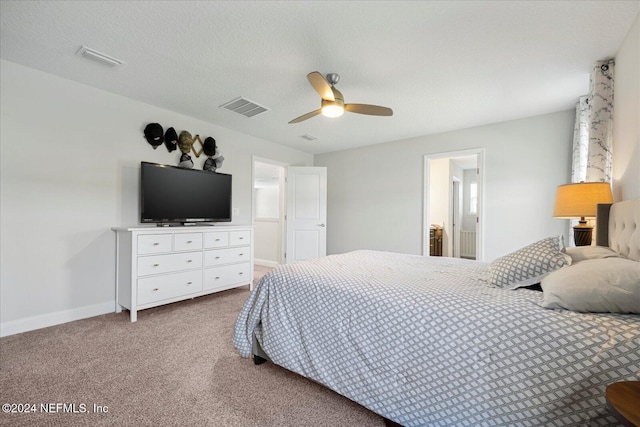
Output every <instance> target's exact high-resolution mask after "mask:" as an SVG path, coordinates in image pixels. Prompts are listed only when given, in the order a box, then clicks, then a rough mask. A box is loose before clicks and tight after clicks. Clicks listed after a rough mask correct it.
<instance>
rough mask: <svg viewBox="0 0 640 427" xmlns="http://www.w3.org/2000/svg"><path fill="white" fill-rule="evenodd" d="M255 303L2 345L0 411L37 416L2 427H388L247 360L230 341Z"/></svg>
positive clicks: (214, 301) (169, 312)
mask: <svg viewBox="0 0 640 427" xmlns="http://www.w3.org/2000/svg"><path fill="white" fill-rule="evenodd" d="M257 273H258V272H257ZM259 273H260V274H263V272H259ZM256 276H258V274H256ZM248 295H249V290H248V287H245V288H238V289H233V290H229V291H225V292H221V293H218V294H214V295H209V296H205V297H200V298H196V299H194V300H188V301H183V302H179V303H175V304H170V305H166V306H162V307H157V308H153V309H149V310H143V311H141V312H139V313H138V321H137V322H136V323H131V322H129V318H128V313H127V312H123V313H119V314H116V313H112V314H107V315H104V316H98V317H93V318H90V319H85V320H80V321H76V322H71V323H66V324H63V325H58V326H54V327H50V328H46V329H40V330H37V331H31V332H27V333H23V334H18V335H13V336H9V337H4V338H2V339H0V396H1V397H0V400H1V403H3V404H4V403H19V404H25V403H29V404H36V406H37V408H36V409H37V412H38V413H35V414H33V413H32V414H6V413H0V425H11V426H34V425H35V426H39V425H42V426H58V425H60V426H62V425H64V426H74V425H92V426H93V425H110V426H111V425H118V426H125V425H127V426H130V425H137V426H138V425H148V426H151V425H153V426H171V425H176V426H177V425H188V426H383V425H384V421H383V419H382V418H381V417H379V416H378V415H376V414H374V413H372V412H370V411H368V410H367V409H365V408H363V407H361V406H359V405H357V404H355V403H353V402H351V401H350V400H348V399H346V398H344V397H342V396H340V395H338V394H336V393H334V392H332V391H330V390H328V389H326V388H324V387H322V386H320V385H318V384H315V383H313V382H312V381H309V380H307V379H305V378H302V377H301V376H298V375H296V374H293V373H291V372H289V371H287V370H285V369H282V368H280V367H278V366H275V365H273V364H272V363H265V364H263V365H260V366H255V365H254V364H253V362H252V361H251V360H249V359H243V358H242V357H240V356H239V355H238V354H237V352H236V351H235V348H234V347H233V344H232V342H231V336H232V332H233V325H234V322H235V319H236V315H237V313H238V312H239V311H240V308H241V307H242V304H243V303H244V301H245V300H246V298H247V297H248ZM57 403H60V404H67V405H68V404H75V409H76V411H77V412H83V408H84V407H86V411H87V413H75V414H74V413H64V412H63V411H64V409H65V408H64V407H63V406H58V407H56V405H55V404H57ZM40 404H50V405H49V407H51V408H53V409H54V410H55V409H57V411H58V412H57V413H49V414H46V413H41V409H42V408H41V406H40ZM94 404H95V405H100V406H102V407H107V408H108V412H107V413H93V409H94ZM81 405H85V406H84V407H83V406H81ZM66 409H68V410H72V409H73V408H72V407H70V406H67V408H66Z"/></svg>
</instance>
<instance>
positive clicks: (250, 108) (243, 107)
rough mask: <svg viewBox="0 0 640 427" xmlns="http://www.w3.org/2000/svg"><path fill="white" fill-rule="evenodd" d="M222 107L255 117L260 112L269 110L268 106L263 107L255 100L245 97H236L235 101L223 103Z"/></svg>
mask: <svg viewBox="0 0 640 427" xmlns="http://www.w3.org/2000/svg"><path fill="white" fill-rule="evenodd" d="M220 107H221V108H226V109H227V110H229V111H233V112H234V113H238V114H241V115H243V116H245V117H253V116H256V115H258V114H260V113H264V112H265V111H269V109H268V108H267V107H263V106H262V105H259V104H256V103H255V102H253V101H250V100H248V99H246V98H243V97H240V98H236V99H234V100H233V101H229V102H227V103H226V104H222V105H221V106H220Z"/></svg>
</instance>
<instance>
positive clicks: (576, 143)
mask: <svg viewBox="0 0 640 427" xmlns="http://www.w3.org/2000/svg"><path fill="white" fill-rule="evenodd" d="M588 158H589V100H588V96H586V95H585V96H581V97H580V99H579V100H578V104H577V105H576V124H575V126H574V128H573V162H572V164H571V182H580V181H586V179H587V160H588Z"/></svg>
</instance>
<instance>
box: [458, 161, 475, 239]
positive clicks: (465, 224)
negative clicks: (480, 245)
mask: <svg viewBox="0 0 640 427" xmlns="http://www.w3.org/2000/svg"><path fill="white" fill-rule="evenodd" d="M476 175H477V174H476V169H465V170H464V197H463V203H462V229H463V230H475V229H476V216H475V215H471V214H470V213H469V209H470V206H469V204H470V203H469V195H470V192H471V190H470V185H471V183H474V182H477V179H476Z"/></svg>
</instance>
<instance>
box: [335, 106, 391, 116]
mask: <svg viewBox="0 0 640 427" xmlns="http://www.w3.org/2000/svg"><path fill="white" fill-rule="evenodd" d="M344 109H345V110H347V111H349V112H351V113H358V114H367V115H369V116H393V110H392V109H391V108H387V107H381V106H379V105H369V104H344Z"/></svg>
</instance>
